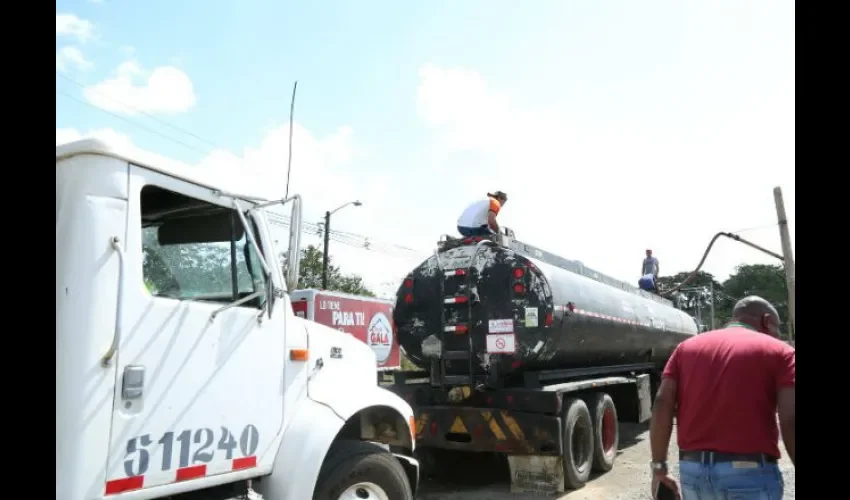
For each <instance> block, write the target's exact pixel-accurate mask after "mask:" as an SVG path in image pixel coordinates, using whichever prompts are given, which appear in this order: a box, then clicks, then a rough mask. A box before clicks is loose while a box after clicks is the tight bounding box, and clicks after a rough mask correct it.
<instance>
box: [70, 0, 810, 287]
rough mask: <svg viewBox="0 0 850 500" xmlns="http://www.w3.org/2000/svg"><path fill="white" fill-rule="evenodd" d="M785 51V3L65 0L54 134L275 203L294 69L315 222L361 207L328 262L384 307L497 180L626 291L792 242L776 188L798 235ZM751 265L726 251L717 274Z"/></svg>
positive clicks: (547, 230)
mask: <svg viewBox="0 0 850 500" xmlns="http://www.w3.org/2000/svg"><path fill="white" fill-rule="evenodd" d="M795 51H796V48H795V5H794V2H792V1H785V0H773V1H770V0H765V1H760V0H752V1H748V2H735V1H727V0H715V1H712V2H705V1H697V0H693V1H684V0H678V1H676V0H657V1H656V0H648V1H643V2H630V1H627V0H620V1H617V0H612V1H606V2H591V1H584V2H578V1H575V2H567V1H555V0H537V1H535V2H523V3H517V2H511V1H507V0H489V1H484V0H469V1H466V2H452V1H450V0H429V1H428V2H388V1H385V2H355V1H353V0H348V1H342V0H340V1H321V2H293V1H288V0H287V1H282V0H275V1H272V0H254V1H251V2H229V1H223V0H204V1H203V2H201V1H198V0H182V1H180V2H172V1H163V0H146V1H144V2H142V1H132V0H77V1H66V0H58V1H57V4H56V74H57V75H56V93H57V95H56V142H57V144H60V143H64V142H69V141H72V140H75V139H79V138H82V137H98V138H101V139H104V140H106V141H109V142H112V143H115V144H119V145H132V146H135V147H139V148H142V149H145V150H148V151H152V152H155V153H158V154H160V155H165V156H168V157H171V158H174V159H177V160H180V161H182V162H185V163H187V164H190V165H193V166H195V167H196V168H199V169H223V170H225V171H238V172H240V174H241V173H242V172H244V174H245V176H247V177H248V178H252V179H257V180H258V183H259V184H261V185H262V187H263V189H264V190H267V191H269V192H271V194H270V196H275V197H283V195H284V192H285V183H286V163H287V156H288V138H289V108H290V98H291V94H292V87H293V83H294V82H295V81H296V80H297V81H298V89H297V94H296V103H295V116H294V123H295V125H294V127H293V147H292V157H293V159H292V172H291V181H290V186H291V187H290V190H291V191H293V192H297V193H299V194H301V195H302V196H303V198H304V204H305V216H304V220H305V222H312V223H316V222H319V221H320V220H321V218H322V215H323V214H324V212H325V211H326V210H333V209H335V208H336V207H338V206H340V205H343V204H345V203H347V202H349V201H353V200H361V201H362V202H363V205H362V206H361V207H354V206H348V207H346V208H344V209H343V210H340V211H339V212H337V213H335V214H334V216H333V218H332V220H331V229H332V230H333V231H341V232H345V233H348V234H351V235H354V236H348V237H341V239H343V240H344V241H332V242H331V245H330V254H331V256H332V258H333V260H334V262H335V263H336V264H338V265H339V266H340V267H341V268H342V270H343V272H347V273H357V274H359V275H361V276H363V278H364V280H365V281H366V283H367V285H369V286H370V287H371V288H372V289H374V290H376V291H377V292H378V293H379V294H382V295H391V294H393V293H394V290H395V288H396V287H397V286H398V284H399V283H400V281H401V279H402V278H403V277H404V275H405V274H406V273H407V272H408V271H409V270H411V269H412V268H413V267H415V266H416V265H417V264H418V263H419V262H421V261H422V260H423V259H425V258H427V257H428V256H429V255H430V254H431V253H432V252H433V249H434V247H435V244H436V242H437V240H438V238H439V237H440V235H442V234H453V235H454V234H456V227H455V226H456V221H457V218H458V216H459V215H460V213H461V212H462V211H463V209H464V208H465V207H466V206H467V205H468V204H470V203H472V202H474V201H476V200H479V199H483V198H484V197H485V195H486V193H487V192H488V191H494V190H502V191H505V192H507V193H508V195H509V201H508V203H507V204H506V206H505V207H504V209H503V211H502V213H501V214H500V215H499V222H500V224H501V225H502V226H507V227H510V228H512V229H513V230H514V232H515V233H516V237H517V239H519V240H522V241H525V242H528V243H531V244H533V245H535V246H538V247H541V248H544V249H546V250H549V251H551V252H553V253H556V254H558V255H561V256H563V257H566V258H569V259H577V260H580V261H582V262H583V263H584V264H585V265H587V266H590V267H592V268H594V269H597V270H599V271H601V272H603V273H606V274H609V275H611V276H614V277H617V278H619V279H622V280H625V281H628V282H635V283H636V282H637V278H638V277H639V274H640V273H639V267H638V266H639V265H640V263H641V260H642V259H643V257H644V251H645V249H647V248H651V249H652V250H653V251H654V254H655V256H656V257H658V259H659V261H660V267H661V274H662V275H667V274H673V273H675V272H680V271H690V270H692V269H693V268H694V267H695V266H696V265H697V263H698V262H699V260H700V258H701V257H702V253H703V251H704V250H705V247H706V245H707V244H708V242H709V240H710V239H711V237H712V236H713V235H714V234H715V233H717V232H718V231H730V232H739V234H740V235H741V236H742V237H743V238H746V239H749V240H751V241H754V242H756V243H758V244H760V245H762V246H765V247H767V248H769V249H771V250H774V251H776V252H779V251H780V249H781V247H780V241H779V231H778V228H777V226H776V221H777V216H776V209H775V205H774V200H773V188H774V187H776V186H780V187H781V188H782V192H783V195H784V198H785V205H786V210H787V213H788V218H789V223H790V229H791V235H792V242H793V241H795V240H794V234H795V225H796V219H795V210H794V208H795V175H794V168H795V111H794V110H795ZM309 227H313V226H308V229H309ZM306 232H307V233H309V231H306ZM364 238H368V241H369V242H370V244H369V248H368V249H367V248H364V247H363V244H362V243H363V241H364ZM304 241H305V243H315V244H320V240H319V239H318V238H317V237H316V236H315V235H314V234H312V233H310V234H308V236H307V237H305V240H304ZM754 263H769V264H772V263H779V261H778V260H776V259H774V258H773V257H770V256H767V255H765V254H762V253H760V252H758V251H756V250H752V249H750V248H749V247H747V246H744V245H742V244H740V243H736V242H733V241H730V240H725V239H724V240H721V241H719V242H718V243H717V244H716V245H715V246H714V249H713V250H712V252H711V254H710V255H709V257H708V259H707V261H706V264H705V265H704V267H703V270H704V271H707V272H710V273H712V274H714V275H715V276H716V277H717V278H719V279H720V280H723V279H725V278H726V277H728V276H729V274H730V273H733V272H734V269H735V267H736V266H738V265H741V264H754Z"/></svg>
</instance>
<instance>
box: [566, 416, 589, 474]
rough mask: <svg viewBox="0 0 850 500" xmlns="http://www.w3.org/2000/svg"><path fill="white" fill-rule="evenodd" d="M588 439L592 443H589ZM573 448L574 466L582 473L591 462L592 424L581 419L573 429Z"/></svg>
mask: <svg viewBox="0 0 850 500" xmlns="http://www.w3.org/2000/svg"><path fill="white" fill-rule="evenodd" d="M588 438H590V439H591V441H590V442H589V443H588ZM571 441H572V443H570V445H571V446H570V447H571V448H572V452H573V453H572V455H573V465H574V466H575V468H576V470H577V471H578V472H579V473H581V472H583V471H584V469H585V468H587V465H588V462H589V461H590V450H591V449H592V448H593V441H592V434H591V426H590V422H585V421H583V420H581V419H579V420H578V421H577V422H576V423H575V427H573V435H572V440H571Z"/></svg>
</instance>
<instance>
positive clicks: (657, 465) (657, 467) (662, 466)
mask: <svg viewBox="0 0 850 500" xmlns="http://www.w3.org/2000/svg"><path fill="white" fill-rule="evenodd" d="M649 468H650V469H652V472H664V473H666V472H667V462H649Z"/></svg>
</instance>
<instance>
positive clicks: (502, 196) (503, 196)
mask: <svg viewBox="0 0 850 500" xmlns="http://www.w3.org/2000/svg"><path fill="white" fill-rule="evenodd" d="M487 196H489V197H491V198H498V199H501V200H505V201H508V194H507V193H505V192H502V191H496V192H495V193H487Z"/></svg>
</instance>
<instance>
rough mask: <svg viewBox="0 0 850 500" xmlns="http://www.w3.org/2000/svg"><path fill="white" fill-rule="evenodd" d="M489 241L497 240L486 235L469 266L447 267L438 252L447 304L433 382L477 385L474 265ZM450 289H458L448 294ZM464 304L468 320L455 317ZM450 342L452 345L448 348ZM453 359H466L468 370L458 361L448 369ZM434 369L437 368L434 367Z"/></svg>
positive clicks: (441, 281)
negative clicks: (460, 367) (473, 291)
mask: <svg viewBox="0 0 850 500" xmlns="http://www.w3.org/2000/svg"><path fill="white" fill-rule="evenodd" d="M487 243H489V244H493V242H491V241H489V240H486V239H482V240H480V241H478V242H477V244H476V246H475V253H474V254H473V256H472V258H471V259H470V261H469V265H468V266H466V267H465V268H458V269H443V268H442V266H441V265H440V258H439V255H437V264H438V267H439V269H441V270H442V272H443V276H442V279H440V297H442V299H443V304H442V306H443V307H442V311H441V313H440V333H441V335H442V339H441V341H442V342H441V343H442V345H443V350H442V355H441V358H440V360H439V367H438V368H439V369H438V371H437V373H438V374H439V380H436V381H433V382H435V383H436V384H435V385H439V386H441V387H443V388H445V387H447V386H457V385H472V386H474V385H475V349H474V346H473V341H472V334H471V330H472V328H473V326H474V325H473V318H472V306H473V305H475V303H476V302H477V301H478V297H477V296H475V295H473V293H472V280H473V276H472V268H473V266H474V264H475V261H476V259H477V258H478V253H479V251H480V249H481V247H482V245H483V244H487ZM438 253H439V250H438ZM447 289H449V290H455V291H454V292H453V293H451V294H447V291H446V290H447ZM464 308H465V309H466V321H465V322H457V321H455V318H456V317H457V316H458V314H457V313H458V311H459V310H462V309H464ZM463 340H465V342H463ZM461 344H464V346H463V347H465V348H459V347H460V345H461ZM447 345H448V346H450V347H448V348H446V346H447ZM452 361H466V370H465V373H457V372H458V371H459V370H458V369H457V365H452V367H453V370H452V373H448V370H447V368H448V366H447V363H451V362H452ZM432 373H434V372H433V371H432Z"/></svg>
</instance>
